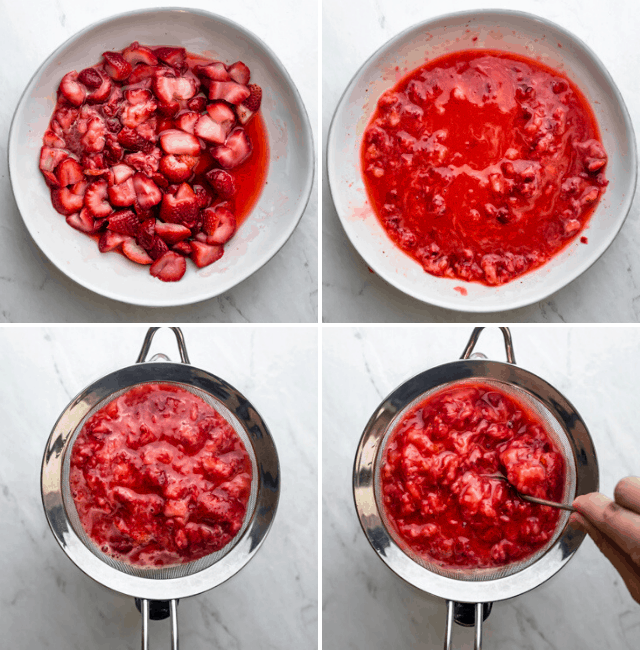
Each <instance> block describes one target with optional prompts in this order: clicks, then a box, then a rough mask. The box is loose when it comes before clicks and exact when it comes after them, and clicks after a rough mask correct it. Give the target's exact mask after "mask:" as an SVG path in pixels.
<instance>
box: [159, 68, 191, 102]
mask: <svg viewBox="0 0 640 650" xmlns="http://www.w3.org/2000/svg"><path fill="white" fill-rule="evenodd" d="M198 83H199V82H198ZM152 88H153V92H154V93H155V95H156V97H157V98H158V99H159V100H160V102H161V103H163V104H171V103H172V102H173V101H174V100H176V99H191V98H192V97H193V96H194V95H195V94H196V92H198V88H197V85H196V79H195V78H194V77H175V76H174V75H171V74H169V73H166V72H158V73H156V76H155V77H154V79H153V84H152Z"/></svg>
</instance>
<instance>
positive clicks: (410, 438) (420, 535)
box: [381, 383, 565, 568]
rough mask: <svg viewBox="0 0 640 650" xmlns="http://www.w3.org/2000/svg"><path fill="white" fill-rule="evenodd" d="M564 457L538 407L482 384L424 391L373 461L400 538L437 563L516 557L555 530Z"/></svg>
mask: <svg viewBox="0 0 640 650" xmlns="http://www.w3.org/2000/svg"><path fill="white" fill-rule="evenodd" d="M498 472H500V473H502V474H503V475H504V476H506V477H507V478H508V479H509V481H510V482H511V483H513V485H515V486H516V487H517V489H518V490H519V491H520V492H522V493H523V494H529V495H531V496H535V497H540V498H543V499H548V500H551V501H562V498H563V490H564V480H565V464H564V459H563V457H562V455H561V454H560V452H559V451H558V450H557V448H556V447H555V445H554V443H553V442H552V441H551V439H550V438H549V436H548V435H547V433H546V432H545V429H544V427H543V425H542V423H541V422H540V421H539V419H538V417H537V416H536V415H534V414H533V413H532V412H530V411H528V410H527V409H526V408H525V407H524V406H523V405H522V404H520V403H519V402H518V401H516V400H515V399H514V398H513V397H510V396H507V395H506V394H504V393H503V392H501V391H498V390H496V389H495V388H494V387H489V386H486V385H483V384H477V383H473V384H464V383H460V384H456V385H455V386H453V387H450V388H445V389H443V390H441V391H438V392H437V393H435V394H434V395H431V396H430V397H429V398H428V399H427V400H425V401H424V402H422V403H421V404H419V405H418V406H416V407H415V408H413V409H411V410H410V411H409V412H408V413H407V414H406V415H405V416H404V417H403V418H402V420H401V421H400V423H399V424H398V425H397V427H396V429H395V431H394V432H393V433H392V435H391V438H390V440H389V443H388V445H387V450H386V455H385V459H384V462H383V464H382V467H381V487H382V495H383V497H382V498H383V507H384V510H385V513H386V515H387V518H388V519H389V521H390V522H391V524H392V525H393V527H394V528H395V530H396V532H397V533H398V535H399V536H400V537H401V538H402V540H403V541H404V543H405V544H406V545H407V546H408V547H409V548H410V549H411V550H412V551H413V552H414V553H416V554H418V555H419V556H421V557H424V558H425V559H426V560H429V561H432V562H436V563H437V564H439V565H440V566H443V567H452V568H453V567H457V568H485V567H497V566H502V565H505V564H507V563H510V562H515V561H519V560H524V559H526V558H528V557H530V556H531V555H533V554H535V553H536V552H537V551H539V550H540V549H541V548H542V547H544V546H545V544H546V543H547V542H548V541H549V540H550V539H551V538H552V537H553V535H554V532H555V528H556V524H557V522H558V517H559V515H558V510H556V509H554V508H550V507H548V506H540V505H536V504H532V503H529V502H527V501H524V500H522V499H520V498H519V497H518V496H517V495H516V494H515V492H514V490H513V489H512V488H511V486H510V485H509V484H508V483H506V482H504V481H502V480H499V479H490V478H486V477H485V476H484V475H486V474H495V473H498Z"/></svg>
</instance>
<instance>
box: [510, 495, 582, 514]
mask: <svg viewBox="0 0 640 650" xmlns="http://www.w3.org/2000/svg"><path fill="white" fill-rule="evenodd" d="M518 496H519V497H520V498H521V499H524V500H525V501H531V502H532V503H539V504H540V505H541V506H551V507H552V508H561V509H562V510H568V511H569V512H576V509H575V508H574V507H573V506H568V505H566V504H564V503H557V502H555V501H547V500H546V499H538V498H537V497H530V496H529V495H528V494H522V493H521V492H519V493H518Z"/></svg>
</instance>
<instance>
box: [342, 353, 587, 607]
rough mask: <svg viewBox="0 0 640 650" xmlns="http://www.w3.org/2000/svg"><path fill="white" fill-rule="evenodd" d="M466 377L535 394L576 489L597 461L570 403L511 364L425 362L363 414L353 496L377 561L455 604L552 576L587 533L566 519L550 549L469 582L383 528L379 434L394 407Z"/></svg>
mask: <svg viewBox="0 0 640 650" xmlns="http://www.w3.org/2000/svg"><path fill="white" fill-rule="evenodd" d="M465 380H477V381H481V380H492V381H495V382H499V383H503V384H506V385H507V387H508V386H509V385H512V386H517V387H518V388H520V389H521V390H523V391H525V392H527V393H529V394H530V395H531V396H533V398H535V399H537V400H538V401H540V402H541V403H542V404H543V405H544V406H545V407H546V408H547V409H548V410H549V411H550V413H551V414H552V415H553V416H554V417H555V418H556V419H557V420H558V422H559V424H560V426H561V428H562V429H563V430H564V432H565V434H566V436H567V440H568V442H569V446H570V448H571V450H572V453H573V457H574V458H573V460H574V462H575V468H576V495H580V494H585V493H587V492H593V491H597V489H598V463H597V458H596V454H595V449H594V446H593V441H592V440H591V436H590V435H589V431H588V429H587V427H586V424H585V423H584V421H583V420H582V418H581V417H580V415H579V413H578V412H577V410H576V409H575V407H574V406H573V405H572V404H571V403H570V402H569V401H568V400H567V399H566V398H565V397H564V396H563V395H562V394H561V393H560V392H559V391H557V390H556V389H555V388H554V387H553V386H551V384H549V383H548V382H546V381H545V380H544V379H542V378H540V377H538V376H537V375H535V374H534V373H532V372H529V371H528V370H525V369H524V368H521V367H519V366H517V365H515V364H512V363H505V362H501V361H493V360H486V359H465V360H459V361H453V362H449V363H446V364H443V365H440V366H437V367H435V368H430V369H428V370H426V371H423V372H421V373H419V374H418V375H416V376H415V377H412V378H411V379H409V380H407V381H405V382H404V383H403V384H401V385H400V386H398V387H396V388H395V389H394V390H393V391H392V392H391V393H390V394H389V395H387V397H386V398H385V399H384V400H382V402H381V403H380V404H379V406H378V407H377V408H376V410H375V411H374V413H373V415H372V416H371V418H370V419H369V422H368V423H367V425H366V427H365V429H364V431H363V433H362V436H361V438H360V442H359V444H358V448H357V452H356V457H355V461H354V467H353V497H354V503H355V508H356V511H357V514H358V519H359V521H360V525H361V526H362V529H363V532H364V533H365V536H366V538H367V540H368V542H369V544H370V545H371V546H372V548H373V549H374V550H375V551H376V554H377V555H378V556H379V557H380V559H382V561H383V562H385V564H386V565H387V566H388V567H389V568H390V569H391V570H392V571H393V572H394V573H396V574H397V575H398V576H399V577H401V578H402V579H404V580H405V581H406V582H408V583H410V584H411V585H413V586H414V587H416V588H418V589H420V590H421V591H425V592H427V593H430V594H433V595H434V596H438V597H440V598H445V599H447V600H452V601H456V602H460V603H485V602H487V603H488V602H495V601H499V600H505V599H508V598H513V597H514V596H518V595H520V594H523V593H525V592H526V591H529V590H530V589H534V588H535V587H537V586H539V585H541V584H542V583H544V582H545V581H546V580H548V579H549V578H551V577H552V576H553V575H555V574H556V573H557V572H558V571H559V570H560V569H561V568H562V567H563V566H564V565H565V564H566V563H567V562H568V561H569V560H570V559H571V558H572V557H573V555H574V554H575V552H576V551H577V549H578V547H579V546H580V544H581V543H582V541H583V539H584V537H585V534H584V533H582V532H580V531H577V530H575V529H573V528H569V527H568V526H565V528H564V530H563V531H562V532H561V533H560V535H559V536H558V538H557V539H556V541H555V543H554V544H553V545H552V546H551V548H550V549H549V550H548V551H547V552H546V553H545V554H544V555H542V556H541V557H540V558H538V559H537V560H536V561H535V562H533V563H532V564H531V565H529V566H527V567H525V568H523V569H522V570H520V571H518V572H516V573H513V574H511V575H507V576H504V577H500V578H495V579H489V580H483V581H469V580H462V579H458V578H454V577H446V576H442V575H438V574H436V573H434V572H432V571H430V570H429V569H427V568H425V567H423V566H421V565H420V564H418V563H417V562H416V561H414V560H413V559H411V558H410V557H409V556H408V555H407V554H406V552H405V551H404V550H402V548H401V547H400V546H398V545H397V544H396V542H395V541H394V539H393V537H392V536H391V534H390V532H389V531H388V530H387V529H386V527H385V525H384V523H383V520H382V515H381V513H380V511H379V509H378V503H377V500H376V496H375V475H376V471H375V470H376V461H377V458H378V455H379V451H380V446H381V445H382V442H383V440H384V437H385V434H386V432H387V430H388V428H389V426H390V424H391V423H392V421H393V419H394V417H395V416H396V414H397V413H399V412H401V411H402V410H403V409H404V408H406V406H407V405H409V404H410V403H411V402H413V401H414V400H417V399H419V397H420V396H421V395H422V394H424V393H426V392H428V391H431V390H433V389H437V388H439V387H444V386H445V385H447V384H451V383H452V382H459V381H465Z"/></svg>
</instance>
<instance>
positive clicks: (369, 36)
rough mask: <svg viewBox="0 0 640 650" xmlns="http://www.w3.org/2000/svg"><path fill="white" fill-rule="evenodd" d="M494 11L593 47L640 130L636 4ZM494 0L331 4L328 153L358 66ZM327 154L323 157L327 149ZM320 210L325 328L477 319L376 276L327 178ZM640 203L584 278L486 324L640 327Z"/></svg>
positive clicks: (524, 5)
mask: <svg viewBox="0 0 640 650" xmlns="http://www.w3.org/2000/svg"><path fill="white" fill-rule="evenodd" d="M489 4H490V5H491V6H492V8H505V9H518V10H522V11H526V12H529V13H534V14H538V15H540V16H543V17H545V18H547V19H549V20H551V21H554V22H556V23H558V24H560V25H562V26H564V27H565V28H566V29H568V30H570V31H571V32H573V33H574V34H576V35H577V36H578V37H580V38H581V39H583V40H584V41H586V42H587V43H588V44H589V45H590V47H591V48H592V49H593V50H594V51H595V52H596V54H597V55H598V57H599V58H600V59H601V60H602V61H603V62H604V64H605V66H606V67H607V68H608V70H609V72H610V73H611V75H612V76H613V78H614V80H615V82H616V84H617V85H618V88H619V89H620V92H621V93H622V96H623V97H624V99H625V102H626V104H627V108H628V109H629V113H630V115H631V118H632V121H633V122H634V125H635V128H636V132H637V131H638V129H639V126H640V88H639V87H638V83H637V59H638V56H639V50H638V44H637V43H638V39H637V31H638V17H639V16H640V14H639V12H638V6H637V3H635V2H634V1H633V0H619V1H618V2H616V3H615V10H612V5H611V4H609V3H603V2H599V1H598V0H563V1H562V2H558V1H557V0H533V1H532V0H495V1H494V2H491V3H489ZM486 6H487V2H486V0H450V1H449V2H447V3H446V4H445V5H437V4H433V3H424V2H421V1H420V0H406V1H405V2H400V3H399V2H395V1H394V0H375V2H371V1H370V0H353V1H352V2H349V3H344V2H341V1H340V0H323V36H322V37H323V49H322V52H323V55H322V57H323V75H322V79H323V91H322V133H323V147H325V146H326V138H327V133H328V130H329V124H330V121H331V117H332V116H333V113H334V111H335V108H336V106H337V104H338V101H339V99H340V96H341V95H342V92H343V91H344V89H345V88H346V87H347V85H348V83H349V81H350V80H351V78H352V76H353V75H354V74H355V72H356V71H357V70H358V69H359V67H360V66H361V65H362V64H363V63H364V62H365V61H366V60H367V59H368V58H369V56H370V55H371V54H372V53H373V52H375V50H377V49H378V48H379V47H381V46H382V45H383V44H384V43H386V42H387V41H388V40H389V39H390V38H392V37H393V36H395V35H396V34H398V33H399V32H401V31H402V30H404V29H406V28H407V27H409V26H411V25H414V24H416V23H417V22H420V21H423V20H427V19H428V18H430V17H435V16H437V15H440V14H444V13H451V12H456V11H463V10H471V9H479V8H486ZM323 151H324V149H323ZM322 192H323V204H322V231H323V232H322V242H323V246H322V262H323V275H322V287H323V288H322V302H323V306H322V313H323V320H324V321H325V322H352V323H360V322H385V323H386V322H433V323H446V322H466V323H472V322H475V321H477V320H478V318H477V315H473V314H463V313H459V312H455V311H450V310H446V309H442V308H439V307H433V306H431V305H426V304H424V303H422V302H420V301H418V300H415V299H413V298H410V297H408V296H406V295H405V294H403V293H402V292H400V291H398V290H397V289H395V288H394V287H392V286H391V285H389V284H387V283H386V282H385V281H384V280H383V279H382V278H380V277H378V276H377V275H375V274H373V273H370V271H369V269H368V267H367V264H366V263H365V262H364V260H363V259H362V258H361V257H360V255H359V254H358V253H357V252H356V250H355V249H354V248H353V246H352V245H351V243H350V242H349V240H348V239H347V237H346V235H345V233H344V231H343V229H342V226H341V225H340V222H339V220H338V216H337V214H336V211H335V208H334V205H333V201H332V200H331V193H330V191H329V186H328V182H327V179H326V174H324V175H323V186H322ZM639 212H640V196H639V195H638V194H636V198H635V201H634V204H633V206H632V208H631V212H630V214H629V216H628V218H627V221H626V223H625V225H624V226H623V228H622V231H621V232H620V233H619V235H618V237H617V238H616V239H615V241H614V242H613V244H612V245H611V247H610V248H609V250H608V251H607V252H606V253H605V254H604V255H603V256H602V257H601V258H600V260H599V261H598V262H596V264H594V265H593V266H592V267H591V268H590V269H589V270H588V271H587V272H586V273H584V274H583V275H582V276H581V277H579V278H578V279H577V280H575V281H574V282H572V283H571V284H569V285H568V286H566V287H564V288H563V289H561V290H560V291H558V292H557V293H555V294H553V295H552V296H551V297H549V298H548V299H546V300H544V301H542V302H539V303H536V304H533V305H530V306H528V307H523V308H521V309H517V310H512V311H508V312H502V313H499V314H486V315H485V314H483V315H482V320H483V321H486V322H505V321H508V322H548V323H561V322H637V321H638V320H639V319H640V258H639V257H638V255H637V250H638V247H639V246H640V223H639V220H638V213H639Z"/></svg>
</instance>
